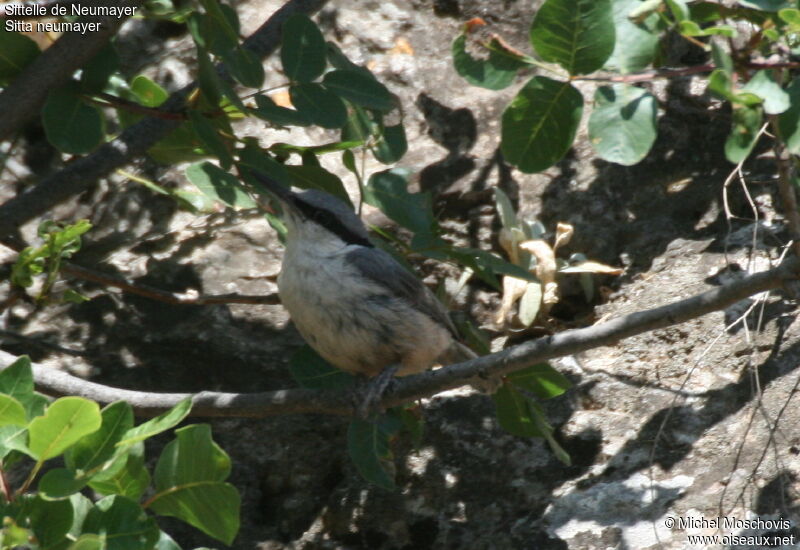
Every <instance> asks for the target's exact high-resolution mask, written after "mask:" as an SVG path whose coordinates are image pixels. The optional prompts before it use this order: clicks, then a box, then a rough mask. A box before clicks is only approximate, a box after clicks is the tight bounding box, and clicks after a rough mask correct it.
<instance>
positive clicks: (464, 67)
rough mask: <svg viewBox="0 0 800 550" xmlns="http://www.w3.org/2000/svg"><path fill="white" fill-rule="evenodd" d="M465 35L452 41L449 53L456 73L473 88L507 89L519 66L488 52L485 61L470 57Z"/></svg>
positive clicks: (492, 52)
mask: <svg viewBox="0 0 800 550" xmlns="http://www.w3.org/2000/svg"><path fill="white" fill-rule="evenodd" d="M466 44H467V35H466V34H460V35H459V36H457V37H456V39H455V40H453V45H452V47H451V51H452V54H453V66H454V67H455V69H456V72H457V73H458V74H459V75H460V76H461V77H462V78H463V79H464V80H466V81H467V82H469V83H470V84H472V85H473V86H480V87H481V88H486V89H488V90H502V89H503V88H507V87H508V86H509V85H510V84H511V83H512V82H514V78H515V77H516V76H517V71H518V70H519V68H520V67H519V65H518V64H516V63H509V62H508V61H507V58H506V57H504V56H501V55H499V54H498V53H496V52H494V51H490V52H489V55H488V58H487V59H476V58H474V57H472V56H471V55H470V54H469V52H467V48H466Z"/></svg>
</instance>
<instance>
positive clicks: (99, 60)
mask: <svg viewBox="0 0 800 550" xmlns="http://www.w3.org/2000/svg"><path fill="white" fill-rule="evenodd" d="M118 68H119V56H118V55H117V50H115V49H114V44H112V43H111V42H109V43H108V44H106V46H105V47H104V48H103V49H102V50H100V51H99V52H98V53H97V55H95V56H94V57H93V58H92V59H91V61H89V62H88V63H87V64H86V65H84V66H83V70H82V72H81V89H82V90H83V91H84V92H87V93H97V92H102V91H103V88H105V86H106V83H107V82H108V79H109V78H111V75H112V74H114V72H116V70H117V69H118Z"/></svg>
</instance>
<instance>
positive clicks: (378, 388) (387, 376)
mask: <svg viewBox="0 0 800 550" xmlns="http://www.w3.org/2000/svg"><path fill="white" fill-rule="evenodd" d="M397 369H398V367H397V366H396V365H389V366H388V367H386V368H385V369H383V371H381V373H380V374H378V376H376V377H374V378H372V379H370V380H369V381H368V382H367V384H366V386H365V387H364V388H363V390H362V391H360V392H359V395H358V398H357V403H356V414H357V415H358V417H359V418H361V419H363V420H366V419H367V418H369V417H370V416H372V415H374V414H378V413H380V412H381V411H380V401H381V398H382V397H383V396H384V394H385V393H386V390H387V388H389V386H390V384H391V383H392V381H393V380H394V375H395V373H396V372H397Z"/></svg>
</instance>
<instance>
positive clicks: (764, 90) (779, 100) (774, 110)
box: [742, 70, 789, 115]
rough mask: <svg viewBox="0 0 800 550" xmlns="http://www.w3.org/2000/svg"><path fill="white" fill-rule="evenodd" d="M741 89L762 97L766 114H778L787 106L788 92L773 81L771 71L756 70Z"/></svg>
mask: <svg viewBox="0 0 800 550" xmlns="http://www.w3.org/2000/svg"><path fill="white" fill-rule="evenodd" d="M742 91H744V92H750V93H752V94H755V95H757V96H758V97H760V98H761V99H763V100H764V103H763V105H764V112H765V113H767V114H768V115H778V114H780V113H782V112H784V111H786V110H787V109H788V108H789V94H787V93H786V92H785V91H784V90H783V88H781V85H780V84H778V83H777V82H775V80H774V79H773V77H772V73H771V72H768V71H763V70H762V71H758V72H756V74H754V75H753V78H751V79H750V81H749V82H748V83H747V84H745V86H744V88H742Z"/></svg>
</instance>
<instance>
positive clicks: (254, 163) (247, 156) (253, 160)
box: [239, 142, 291, 196]
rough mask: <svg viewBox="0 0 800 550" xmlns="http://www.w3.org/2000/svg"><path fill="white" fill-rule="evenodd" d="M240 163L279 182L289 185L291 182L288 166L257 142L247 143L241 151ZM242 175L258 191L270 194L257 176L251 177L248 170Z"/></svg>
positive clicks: (243, 171)
mask: <svg viewBox="0 0 800 550" xmlns="http://www.w3.org/2000/svg"><path fill="white" fill-rule="evenodd" d="M239 163H240V164H243V165H245V166H247V167H250V168H253V169H255V170H258V171H259V172H263V173H264V174H266V175H267V176H269V177H271V178H272V179H274V180H275V181H277V182H278V183H282V184H284V185H286V186H287V187H288V186H289V185H290V184H291V180H290V179H289V172H287V171H286V166H284V165H283V164H281V163H280V162H278V161H276V160H275V159H274V158H272V156H271V155H270V154H269V153H267V152H265V151H263V150H262V149H261V147H259V145H258V143H256V142H249V143H248V144H247V145H245V147H244V149H242V150H240V151H239ZM242 175H243V176H244V178H245V180H246V181H247V182H248V183H249V184H250V185H252V186H253V187H254V188H255V189H256V191H259V192H260V193H262V194H267V195H268V196H269V193H268V192H267V191H266V190H264V189H262V188H261V183H260V182H259V181H258V180H256V179H255V178H252V177H250V174H249V171H248V170H242Z"/></svg>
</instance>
